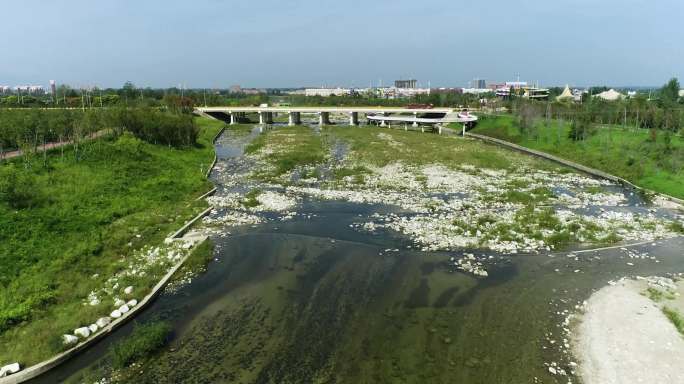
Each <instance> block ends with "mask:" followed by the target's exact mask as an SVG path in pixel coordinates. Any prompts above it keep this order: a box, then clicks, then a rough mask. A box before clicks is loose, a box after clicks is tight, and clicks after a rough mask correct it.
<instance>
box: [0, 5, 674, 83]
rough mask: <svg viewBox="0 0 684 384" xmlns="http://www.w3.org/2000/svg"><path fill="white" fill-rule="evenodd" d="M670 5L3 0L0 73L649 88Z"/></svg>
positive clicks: (83, 79)
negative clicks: (482, 81) (521, 82)
mask: <svg viewBox="0 0 684 384" xmlns="http://www.w3.org/2000/svg"><path fill="white" fill-rule="evenodd" d="M682 14H684V3H682V2H681V1H676V0H662V1H659V2H657V3H654V2H649V1H646V0H604V1H601V2H596V1H593V0H558V1H553V2H549V1H544V0H520V1H517V2H510V1H505V0H494V1H490V2H487V4H486V5H485V4H481V3H476V2H463V4H456V2H453V1H447V0H426V1H422V2H415V1H403V0H394V1H390V0H377V1H374V2H363V1H361V0H352V1H339V0H338V1H329V0H319V1H313V0H302V1H299V2H296V3H287V2H283V1H276V0H262V1H259V2H250V1H231V2H230V3H227V2H221V1H218V0H196V1H194V2H192V3H187V2H182V1H175V0H174V1H160V0H150V1H145V2H135V1H133V0H120V1H116V2H90V1H85V0H64V1H59V2H40V1H37V0H28V1H23V2H11V3H7V4H3V16H4V17H3V22H2V23H0V33H2V36H3V42H2V43H1V44H0V52H2V55H3V60H1V61H0V84H3V85H20V84H41V85H44V86H46V88H47V86H48V81H49V80H51V79H55V80H57V83H58V84H69V85H71V86H73V87H80V86H93V85H95V86H99V87H105V88H106V87H121V86H122V85H123V84H124V82H126V81H131V82H133V83H134V84H136V85H137V86H139V87H152V88H167V87H173V86H179V85H184V86H186V87H187V88H229V87H230V86H231V85H234V84H240V85H242V86H243V87H256V88H287V87H306V86H309V87H319V86H330V87H334V86H343V87H367V86H368V85H369V84H372V85H373V86H377V85H378V84H379V82H380V79H382V83H383V85H386V86H389V85H392V84H393V83H394V81H395V80H399V79H408V78H411V79H418V81H419V82H420V83H421V85H422V86H426V85H427V83H428V82H430V84H431V85H432V86H433V87H439V86H442V87H466V86H468V84H469V82H471V81H472V80H473V79H475V78H481V79H486V80H487V81H489V82H504V81H510V80H516V79H517V78H518V76H519V77H520V79H521V80H526V81H528V82H530V83H535V82H538V83H539V84H540V85H543V86H564V85H565V84H570V85H571V86H578V87H583V86H594V85H606V86H614V87H638V86H659V85H662V84H664V83H665V82H666V81H667V80H669V79H670V78H671V77H682V76H684V64H683V63H684V45H683V44H681V41H682V40H684V39H683V38H684V31H683V30H682V29H681V28H680V26H679V18H680V17H681V15H682ZM26 20H34V21H35V20H38V21H39V22H38V23H30V24H27V23H26Z"/></svg>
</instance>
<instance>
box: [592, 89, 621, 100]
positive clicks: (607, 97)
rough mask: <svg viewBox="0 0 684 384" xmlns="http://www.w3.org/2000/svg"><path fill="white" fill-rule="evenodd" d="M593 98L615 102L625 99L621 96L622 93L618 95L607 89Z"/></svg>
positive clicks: (614, 91)
mask: <svg viewBox="0 0 684 384" xmlns="http://www.w3.org/2000/svg"><path fill="white" fill-rule="evenodd" d="M595 97H598V98H599V99H603V100H606V101H616V100H620V99H623V98H624V97H625V95H623V94H622V93H620V92H618V91H616V90H614V89H609V90H607V91H605V92H601V93H599V94H598V95H596V96H595Z"/></svg>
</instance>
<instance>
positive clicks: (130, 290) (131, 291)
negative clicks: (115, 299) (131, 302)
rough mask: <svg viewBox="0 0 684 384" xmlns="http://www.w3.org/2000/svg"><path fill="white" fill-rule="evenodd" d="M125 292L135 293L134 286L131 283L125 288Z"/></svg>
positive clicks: (128, 293)
mask: <svg viewBox="0 0 684 384" xmlns="http://www.w3.org/2000/svg"><path fill="white" fill-rule="evenodd" d="M124 293H125V294H127V295H130V294H131V293H133V287H132V286H130V285H129V286H128V287H126V288H124Z"/></svg>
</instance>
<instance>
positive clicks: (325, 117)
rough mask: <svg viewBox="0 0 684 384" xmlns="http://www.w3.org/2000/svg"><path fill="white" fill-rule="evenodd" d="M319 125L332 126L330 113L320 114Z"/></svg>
mask: <svg viewBox="0 0 684 384" xmlns="http://www.w3.org/2000/svg"><path fill="white" fill-rule="evenodd" d="M318 124H319V125H320V126H323V125H326V124H330V112H318Z"/></svg>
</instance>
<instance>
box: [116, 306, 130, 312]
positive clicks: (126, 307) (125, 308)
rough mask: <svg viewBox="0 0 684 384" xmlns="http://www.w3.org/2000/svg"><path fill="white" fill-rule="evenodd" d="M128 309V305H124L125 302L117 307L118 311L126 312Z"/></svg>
mask: <svg viewBox="0 0 684 384" xmlns="http://www.w3.org/2000/svg"><path fill="white" fill-rule="evenodd" d="M130 310H131V309H130V308H128V305H126V304H124V305H122V306H120V307H119V312H121V313H126V312H128V311H130Z"/></svg>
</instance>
